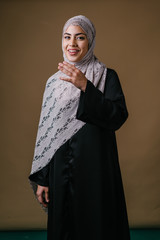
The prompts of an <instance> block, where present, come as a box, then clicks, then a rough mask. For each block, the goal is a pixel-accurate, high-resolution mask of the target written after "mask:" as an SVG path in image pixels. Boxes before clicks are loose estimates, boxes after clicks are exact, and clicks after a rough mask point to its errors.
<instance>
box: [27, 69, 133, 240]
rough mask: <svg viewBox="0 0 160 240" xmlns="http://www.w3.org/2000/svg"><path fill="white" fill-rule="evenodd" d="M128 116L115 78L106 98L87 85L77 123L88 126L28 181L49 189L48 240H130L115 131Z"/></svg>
mask: <svg viewBox="0 0 160 240" xmlns="http://www.w3.org/2000/svg"><path fill="white" fill-rule="evenodd" d="M127 117H128V112H127V109H126V104H125V99H124V95H123V92H122V89H121V85H120V82H119V79H118V76H117V74H116V72H115V71H114V70H111V69H108V72H107V78H106V85H105V91H104V94H102V93H101V92H100V91H99V90H98V89H97V88H95V87H94V85H93V84H92V83H91V82H90V81H88V82H87V88H86V91H85V93H84V92H81V96H80V100H79V106H78V109H77V119H79V120H81V121H84V122H86V124H85V125H84V126H83V127H82V128H81V129H80V130H79V131H78V132H77V133H76V134H75V135H74V136H73V137H72V138H71V139H70V140H68V141H67V142H66V143H65V144H64V145H62V146H61V147H60V148H59V149H58V150H57V152H56V153H55V155H54V157H53V159H52V160H51V162H50V164H48V165H47V166H46V167H45V168H43V169H42V170H41V171H39V172H38V173H36V174H33V175H32V176H30V179H31V180H33V181H35V182H36V183H38V184H39V185H42V186H48V185H49V196H50V203H49V206H48V240H51V239H52V240H107V239H109V240H118V239H120V240H121V239H122V240H129V239H130V235H129V226H128V218H127V211H126V204H125V197H124V191H123V185H122V179H121V173H120V168H119V163H118V153H117V145H116V138H115V130H117V129H119V128H120V127H121V125H122V124H123V123H124V122H125V120H126V119H127Z"/></svg>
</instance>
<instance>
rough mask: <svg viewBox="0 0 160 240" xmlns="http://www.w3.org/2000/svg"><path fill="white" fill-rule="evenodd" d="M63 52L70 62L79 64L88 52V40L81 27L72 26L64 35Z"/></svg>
mask: <svg viewBox="0 0 160 240" xmlns="http://www.w3.org/2000/svg"><path fill="white" fill-rule="evenodd" d="M63 51H64V53H65V55H66V57H67V59H68V60H69V61H70V62H79V61H80V60H81V59H82V58H83V57H84V56H85V55H86V53H87V52H88V39H87V36H86V33H85V32H84V31H83V30H82V28H81V27H80V26H74V25H70V26H69V27H68V29H67V30H66V32H65V33H64V35H63Z"/></svg>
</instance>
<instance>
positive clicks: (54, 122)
mask: <svg viewBox="0 0 160 240" xmlns="http://www.w3.org/2000/svg"><path fill="white" fill-rule="evenodd" d="M71 24H73V25H78V26H80V27H81V28H82V29H83V31H84V32H85V33H86V35H87V39H88V42H89V49H88V52H87V53H86V55H85V56H84V57H83V59H82V60H81V61H80V62H77V63H74V64H75V65H76V67H77V68H79V69H80V70H81V71H82V72H83V73H84V74H85V76H86V78H87V79H88V80H89V81H91V82H92V83H93V84H94V85H95V87H97V88H98V89H99V90H100V91H102V92H103V91H104V84H105V79H106V74H107V69H106V67H105V65H104V64H103V63H101V62H99V61H98V59H97V58H96V57H95V56H94V53H93V50H94V46H95V34H96V32H95V28H94V26H93V24H92V23H91V21H90V20H89V19H88V18H86V17H85V16H81V15H80V16H76V17H73V18H71V19H69V20H68V21H67V22H66V24H65V25H64V28H63V34H64V32H65V31H66V30H67V28H68V27H69V26H70V25H71ZM63 56H64V60H65V61H67V62H69V61H68V59H67V58H66V56H65V54H64V52H63ZM63 75H65V74H63V73H62V72H61V71H58V72H57V73H55V74H54V75H53V76H51V77H50V78H49V79H48V81H47V83H46V87H45V91H44V95H43V103H42V109H41V115H40V121H39V127H38V133H37V139H36V145H35V151H34V159H33V163H32V170H31V175H32V174H33V173H35V172H37V171H39V170H40V169H42V168H43V167H45V166H46V165H47V164H48V163H49V162H50V160H51V159H52V158H53V156H54V154H55V152H56V151H57V150H58V149H59V148H60V147H61V146H62V145H63V144H64V143H65V142H66V141H67V140H69V139H70V138H71V137H72V136H73V135H74V134H75V133H76V132H77V131H78V130H80V129H81V128H82V127H83V125H84V124H85V122H82V121H80V120H77V119H76V112H77V108H78V103H79V97H80V93H81V91H80V90H79V89H78V88H76V87H75V86H74V85H73V84H71V83H69V82H66V81H63V80H60V79H59V77H60V76H63ZM65 77H66V75H65ZM33 187H34V186H33Z"/></svg>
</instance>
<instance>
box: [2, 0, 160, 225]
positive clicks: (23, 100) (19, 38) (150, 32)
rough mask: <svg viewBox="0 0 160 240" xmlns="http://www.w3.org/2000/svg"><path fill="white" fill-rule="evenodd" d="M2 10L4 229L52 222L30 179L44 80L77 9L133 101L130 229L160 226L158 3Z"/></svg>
mask: <svg viewBox="0 0 160 240" xmlns="http://www.w3.org/2000/svg"><path fill="white" fill-rule="evenodd" d="M0 11H1V13H0V18H1V21H0V25H1V26H0V35H1V37H0V47H1V97H2V101H1V103H2V105H1V120H2V124H1V126H2V129H1V143H0V146H1V174H0V178H1V179H0V184H1V186H0V192H1V196H0V229H36V228H39V229H40V228H45V227H46V215H45V213H44V212H43V211H42V210H41V208H40V206H39V204H38V203H37V201H36V200H35V198H34V196H33V193H32V190H31V188H30V186H29V183H28V180H27V177H28V175H29V172H30V167H31V161H32V157H33V150H34V144H35V138H36V131H37V125H38V121H39V113H40V107H41V100H42V94H43V90H44V86H45V82H46V80H47V79H48V77H49V76H51V75H52V74H53V73H54V72H55V71H57V63H58V62H59V61H61V60H62V52H61V30H62V27H63V24H64V22H65V21H66V20H67V19H68V18H70V17H72V16H75V15H78V14H83V15H86V16H88V17H89V18H90V19H91V20H92V21H93V22H94V24H95V26H96V29H97V42H96V50H95V53H96V55H97V57H98V58H99V59H100V60H101V61H103V62H104V63H105V64H106V65H107V66H108V67H110V68H114V69H115V70H116V71H117V72H118V74H119V77H120V80H121V83H122V86H123V90H124V93H125V96H126V100H127V105H128V110H129V114H130V116H129V119H128V120H127V122H126V124H125V125H124V126H123V127H122V128H121V129H120V130H119V131H118V132H117V140H118V146H119V155H120V165H121V171H122V175H123V182H124V187H125V195H126V201H127V207H128V216H129V223H130V226H131V227H157V226H160V150H159V149H160V146H159V143H160V131H159V123H160V104H159V91H160V88H159V87H160V80H159V68H158V66H159V62H160V57H159V53H160V52H159V50H160V14H159V13H160V2H159V1H158V0H157V1H155V0H152V1H150V0H144V1H143V0H137V1H135V0H134V1H131V0H130V1H129V0H128V1H127V0H126V1H125V0H121V1H120V0H117V1H116V0H108V1H107V0H104V1H103V0H97V1H93V0H92V1H89V0H79V1H76V0H75V1H73V0H68V1H67V0H59V1H58V0H56V1H51V0H50V1H49V0H46V1H45V0H44V1H42V0H41V1H40V0H39V1H38V0H32V1H31V0H21V1H20V0H19V1H16V0H12V1H9V0H4V1H2V0H1V1H0Z"/></svg>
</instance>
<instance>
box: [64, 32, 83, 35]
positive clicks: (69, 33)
mask: <svg viewBox="0 0 160 240" xmlns="http://www.w3.org/2000/svg"><path fill="white" fill-rule="evenodd" d="M64 34H67V35H69V36H70V35H72V34H70V33H67V32H66V33H64ZM78 35H85V36H86V34H85V33H76V34H75V36H78Z"/></svg>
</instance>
